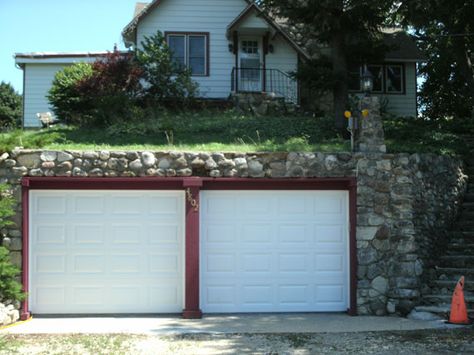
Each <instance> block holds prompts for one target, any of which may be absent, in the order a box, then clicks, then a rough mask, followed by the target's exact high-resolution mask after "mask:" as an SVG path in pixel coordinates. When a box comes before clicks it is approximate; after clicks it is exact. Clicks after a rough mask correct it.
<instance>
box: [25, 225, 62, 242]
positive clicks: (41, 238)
mask: <svg viewBox="0 0 474 355" xmlns="http://www.w3.org/2000/svg"><path fill="white" fill-rule="evenodd" d="M32 234H33V237H32V238H31V240H32V242H33V243H34V244H35V245H36V246H38V247H42V246H43V245H47V247H48V248H49V247H52V246H53V245H54V246H60V247H64V244H65V242H66V239H65V236H66V227H65V226H64V225H63V224H40V225H36V226H35V227H34V231H33V233H32Z"/></svg>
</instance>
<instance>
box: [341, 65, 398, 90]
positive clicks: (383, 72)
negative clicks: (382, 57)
mask: <svg viewBox="0 0 474 355" xmlns="http://www.w3.org/2000/svg"><path fill="white" fill-rule="evenodd" d="M367 70H368V71H369V72H370V73H371V74H372V76H373V78H374V88H373V90H372V92H373V93H374V94H384V93H385V94H403V93H404V92H405V83H404V66H403V64H384V65H382V64H377V65H375V64H373V65H372V64H371V65H367ZM363 72H364V66H360V65H351V66H350V67H349V90H350V91H361V89H360V78H361V76H362V74H363Z"/></svg>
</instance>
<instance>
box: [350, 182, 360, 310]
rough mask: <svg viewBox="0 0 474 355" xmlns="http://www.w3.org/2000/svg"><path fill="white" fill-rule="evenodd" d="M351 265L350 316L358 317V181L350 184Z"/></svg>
mask: <svg viewBox="0 0 474 355" xmlns="http://www.w3.org/2000/svg"><path fill="white" fill-rule="evenodd" d="M348 187H349V224H350V230H349V250H350V252H349V253H350V255H349V259H350V261H349V263H350V300H349V311H348V313H349V315H351V316H356V315H357V265H358V262H357V237H356V227H357V179H356V178H352V179H351V181H350V182H349V186H348Z"/></svg>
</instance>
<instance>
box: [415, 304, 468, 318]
mask: <svg viewBox="0 0 474 355" xmlns="http://www.w3.org/2000/svg"><path fill="white" fill-rule="evenodd" d="M415 311H417V312H430V313H434V314H437V315H439V316H441V317H444V318H446V319H448V318H449V313H450V312H451V304H450V303H442V304H439V305H429V306H428V305H426V306H425V305H421V306H416V307H415ZM467 313H468V315H469V317H471V318H472V317H473V316H474V308H468V310H467Z"/></svg>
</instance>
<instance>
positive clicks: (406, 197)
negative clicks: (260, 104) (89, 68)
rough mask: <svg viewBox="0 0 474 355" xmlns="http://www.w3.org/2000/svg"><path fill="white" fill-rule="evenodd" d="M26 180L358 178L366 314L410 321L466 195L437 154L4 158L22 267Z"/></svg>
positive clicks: (13, 240) (10, 242) (28, 154)
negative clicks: (434, 251)
mask: <svg viewBox="0 0 474 355" xmlns="http://www.w3.org/2000/svg"><path fill="white" fill-rule="evenodd" d="M23 176H49V177H52V176H63V177H64V176H66V177H67V176H71V177H77V176H80V177H104V178H113V177H118V176H125V177H137V178H139V177H142V176H162V177H173V176H211V177H249V178H263V177H267V178H281V177H295V178H296V177H307V178H311V177H346V176H356V177H357V186H358V194H357V198H358V201H357V219H358V222H357V250H358V295H357V304H358V312H359V314H376V315H383V314H394V313H401V314H405V313H407V312H408V311H409V310H410V309H411V308H412V307H413V306H414V305H415V304H416V302H417V301H418V298H419V295H420V289H421V282H422V275H423V273H424V271H425V269H424V265H426V264H427V260H429V258H430V253H431V249H430V247H429V246H430V245H432V244H433V243H437V242H438V240H439V239H440V238H441V237H442V236H443V234H442V233H440V231H442V230H443V229H444V228H445V227H446V226H448V225H450V223H452V220H453V218H454V217H455V215H456V212H457V209H458V207H459V203H460V200H461V199H462V196H463V194H464V191H465V187H466V178H465V176H464V175H463V174H462V162H461V161H459V160H456V159H452V158H448V157H439V156H435V155H428V154H426V155H425V154H423V155H420V154H413V155H409V154H396V155H393V154H380V153H374V154H371V153H364V154H363V153H357V154H351V153H336V154H330V153H259V154H243V153H226V154H220V153H214V154H208V153H181V152H109V151H100V152H73V151H71V152H54V151H28V150H16V151H13V152H11V153H5V154H3V155H2V156H1V157H0V182H8V183H10V184H11V185H12V191H13V193H14V195H15V196H16V198H17V199H18V201H19V202H18V204H17V206H16V209H17V212H18V213H17V215H16V216H15V218H14V221H15V222H16V226H17V227H12V228H10V229H7V230H4V231H2V233H3V235H4V238H3V244H4V245H6V246H7V247H9V249H10V250H11V256H12V260H13V262H14V263H15V264H17V265H21V248H22V243H21V231H20V229H19V226H21V223H20V221H21V203H20V196H21V186H20V182H21V178H22V177H23Z"/></svg>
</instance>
